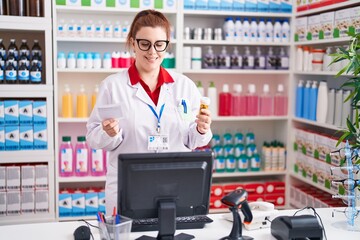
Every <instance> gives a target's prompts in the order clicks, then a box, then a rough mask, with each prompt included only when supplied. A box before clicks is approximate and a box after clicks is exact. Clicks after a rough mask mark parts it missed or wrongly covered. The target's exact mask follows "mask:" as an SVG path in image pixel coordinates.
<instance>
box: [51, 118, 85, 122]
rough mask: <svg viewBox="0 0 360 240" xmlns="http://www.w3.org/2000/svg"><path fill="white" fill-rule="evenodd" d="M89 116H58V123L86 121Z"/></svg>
mask: <svg viewBox="0 0 360 240" xmlns="http://www.w3.org/2000/svg"><path fill="white" fill-rule="evenodd" d="M88 119H89V118H58V123H87V121H88Z"/></svg>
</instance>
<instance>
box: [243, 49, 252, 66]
mask: <svg viewBox="0 0 360 240" xmlns="http://www.w3.org/2000/svg"><path fill="white" fill-rule="evenodd" d="M243 68H244V69H254V56H253V55H251V53H250V48H249V47H248V46H246V47H245V55H244V57H243Z"/></svg>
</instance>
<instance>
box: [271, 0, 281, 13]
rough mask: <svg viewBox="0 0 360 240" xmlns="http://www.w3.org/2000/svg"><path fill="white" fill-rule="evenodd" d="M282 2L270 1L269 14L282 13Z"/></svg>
mask: <svg viewBox="0 0 360 240" xmlns="http://www.w3.org/2000/svg"><path fill="white" fill-rule="evenodd" d="M280 6H281V0H269V12H271V13H276V12H280Z"/></svg>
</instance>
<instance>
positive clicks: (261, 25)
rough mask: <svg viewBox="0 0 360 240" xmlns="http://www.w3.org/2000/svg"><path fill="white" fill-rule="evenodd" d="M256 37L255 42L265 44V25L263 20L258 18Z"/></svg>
mask: <svg viewBox="0 0 360 240" xmlns="http://www.w3.org/2000/svg"><path fill="white" fill-rule="evenodd" d="M257 32H258V36H257V41H258V42H265V41H266V25H265V21H264V19H263V18H260V20H259V24H258V31H257Z"/></svg>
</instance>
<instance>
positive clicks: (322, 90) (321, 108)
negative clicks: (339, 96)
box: [316, 81, 328, 123]
mask: <svg viewBox="0 0 360 240" xmlns="http://www.w3.org/2000/svg"><path fill="white" fill-rule="evenodd" d="M316 106H317V107H316V121H317V122H319V123H325V122H326V116H327V111H328V109H327V108H328V86H327V82H326V81H321V82H320V84H319V89H318V98H317V104H316Z"/></svg>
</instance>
